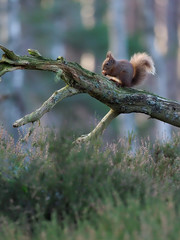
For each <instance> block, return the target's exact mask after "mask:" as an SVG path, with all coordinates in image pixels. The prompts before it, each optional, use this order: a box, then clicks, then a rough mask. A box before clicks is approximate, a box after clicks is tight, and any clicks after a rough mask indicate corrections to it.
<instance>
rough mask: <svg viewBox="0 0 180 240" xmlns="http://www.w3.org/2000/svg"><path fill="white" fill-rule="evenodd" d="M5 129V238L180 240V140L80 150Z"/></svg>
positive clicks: (1, 229)
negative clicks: (25, 136)
mask: <svg viewBox="0 0 180 240" xmlns="http://www.w3.org/2000/svg"><path fill="white" fill-rule="evenodd" d="M74 139H75V136H73V135H72V134H71V133H67V132H64V133H62V132H61V133H55V131H52V130H49V129H45V128H38V129H36V130H35V131H34V132H33V133H32V135H31V136H30V137H27V138H24V134H22V135H21V134H19V140H18V141H17V142H15V141H14V139H13V138H12V137H11V136H9V135H8V133H7V132H6V131H5V130H4V129H3V128H1V129H0V191H1V193H0V239H3V240H6V239H7V240H9V239H11V240H12V239H20V240H21V239H27V240H29V239H67V240H68V239H77V240H80V239H81V240H83V239H90V240H96V239H97V240H99V239H103V240H106V239H107V240H109V239H111V240H116V239H138V240H139V239H149V240H152V239H157V240H160V239H163V240H165V239H178V236H179V235H180V212H179V211H180V209H179V208H180V187H179V186H180V135H179V134H174V135H173V137H172V139H170V140H166V141H164V142H159V141H158V140H156V141H150V140H149V139H138V138H136V136H132V135H130V136H129V137H128V138H127V139H126V138H120V139H118V140H117V141H114V143H112V144H105V143H104V142H102V140H101V139H98V140H96V141H94V142H92V143H91V144H89V146H82V147H74V145H73V144H72V142H73V140H74Z"/></svg>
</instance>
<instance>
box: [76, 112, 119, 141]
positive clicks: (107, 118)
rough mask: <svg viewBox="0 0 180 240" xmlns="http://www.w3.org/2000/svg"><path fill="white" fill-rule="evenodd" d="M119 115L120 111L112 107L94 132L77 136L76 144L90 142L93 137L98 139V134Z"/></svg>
mask: <svg viewBox="0 0 180 240" xmlns="http://www.w3.org/2000/svg"><path fill="white" fill-rule="evenodd" d="M118 115H119V112H117V111H114V110H113V109H110V111H109V112H108V113H107V114H106V115H105V116H104V117H103V119H102V120H101V121H100V122H99V123H98V125H97V126H96V127H95V128H94V130H93V131H92V132H90V133H89V134H87V135H82V136H81V137H79V138H77V139H76V141H75V142H74V143H75V144H79V143H83V142H90V141H91V140H92V139H97V138H98V136H101V135H102V134H103V132H104V130H105V129H106V128H107V126H108V125H109V124H110V123H111V121H112V120H113V119H114V118H116V117H117V116H118Z"/></svg>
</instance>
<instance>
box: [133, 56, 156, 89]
mask: <svg viewBox="0 0 180 240" xmlns="http://www.w3.org/2000/svg"><path fill="white" fill-rule="evenodd" d="M130 63H131V64H132V65H133V67H134V76H133V79H132V86H134V85H137V84H139V83H141V81H143V80H144V79H145V78H146V76H147V74H148V73H151V74H153V75H154V74H155V67H154V62H153V60H152V58H151V57H150V56H149V55H148V54H147V53H136V54H134V55H133V56H132V57H131V59H130Z"/></svg>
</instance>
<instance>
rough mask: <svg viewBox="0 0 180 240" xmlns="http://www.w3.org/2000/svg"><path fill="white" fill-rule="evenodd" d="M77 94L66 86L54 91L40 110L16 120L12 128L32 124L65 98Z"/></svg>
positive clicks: (76, 91)
mask: <svg viewBox="0 0 180 240" xmlns="http://www.w3.org/2000/svg"><path fill="white" fill-rule="evenodd" d="M78 93H80V91H79V90H78V89H75V88H72V87H69V86H66V87H64V88H61V89H60V90H57V91H55V92H54V93H53V95H52V96H51V97H50V98H49V99H48V100H47V101H45V102H44V103H43V105H42V106H41V107H40V108H38V109H37V110H36V111H34V112H32V113H30V114H28V115H26V116H24V117H23V118H21V119H19V120H17V121H16V122H15V123H14V124H13V127H20V126H22V125H25V124H27V123H30V122H31V123H33V122H35V121H38V120H39V119H40V118H41V117H42V116H43V115H44V114H45V113H47V112H49V111H50V110H51V109H52V108H53V107H54V106H55V105H56V104H57V103H58V102H60V101H61V100H63V99H64V98H66V97H70V96H73V95H75V94H78Z"/></svg>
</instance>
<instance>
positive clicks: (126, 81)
mask: <svg viewBox="0 0 180 240" xmlns="http://www.w3.org/2000/svg"><path fill="white" fill-rule="evenodd" d="M148 73H151V74H153V75H154V74H155V67H154V62H153V60H152V58H151V57H150V56H149V55H148V54H146V53H136V54H134V55H133V56H132V57H131V59H130V61H127V60H119V61H117V60H115V58H114V57H113V56H112V53H111V52H110V51H109V52H108V53H107V55H106V59H105V60H104V62H103V64H102V74H103V75H105V76H106V75H107V76H108V77H109V79H110V80H111V81H114V82H116V84H117V85H118V86H119V85H121V86H122V87H133V86H135V85H138V84H140V83H141V82H142V81H143V80H145V79H146V77H147V75H148Z"/></svg>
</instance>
